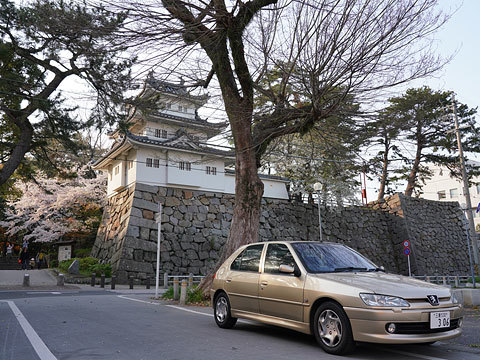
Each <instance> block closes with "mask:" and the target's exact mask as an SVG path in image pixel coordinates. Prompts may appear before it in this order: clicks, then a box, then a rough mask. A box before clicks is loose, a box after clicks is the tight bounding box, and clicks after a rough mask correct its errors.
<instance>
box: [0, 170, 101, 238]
mask: <svg viewBox="0 0 480 360" xmlns="http://www.w3.org/2000/svg"><path fill="white" fill-rule="evenodd" d="M90 174H91V172H90V171H89V169H88V167H87V166H85V167H83V168H82V169H81V171H80V172H79V175H78V176H77V177H76V178H74V179H67V180H64V179H56V178H47V177H40V178H37V180H36V182H28V183H18V184H17V185H16V186H17V188H18V189H19V190H21V192H22V193H23V195H22V196H21V198H20V199H19V200H18V201H15V202H12V203H9V204H8V205H9V206H8V207H7V210H6V212H5V220H4V221H1V222H0V226H1V227H4V228H5V229H6V235H7V236H15V235H16V236H23V239H25V240H28V241H30V242H32V241H34V242H52V241H55V240H58V239H60V238H61V237H62V236H63V235H64V234H66V233H69V232H76V231H87V230H91V229H92V225H93V222H95V221H97V219H96V217H95V216H90V217H89V216H84V214H85V213H86V212H87V213H88V209H99V208H101V207H103V203H104V201H105V199H106V196H105V195H106V194H105V188H106V186H105V183H106V177H105V175H103V174H102V175H99V176H97V177H95V178H91V176H90ZM82 175H86V176H82ZM85 210H87V211H85Z"/></svg>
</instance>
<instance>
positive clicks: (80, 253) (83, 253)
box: [75, 248, 92, 258]
mask: <svg viewBox="0 0 480 360" xmlns="http://www.w3.org/2000/svg"><path fill="white" fill-rule="evenodd" d="M91 252H92V248H88V249H78V250H75V255H76V257H77V258H86V257H89V256H90V253H91Z"/></svg>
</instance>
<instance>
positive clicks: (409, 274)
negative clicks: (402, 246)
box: [407, 254, 412, 276]
mask: <svg viewBox="0 0 480 360" xmlns="http://www.w3.org/2000/svg"><path fill="white" fill-rule="evenodd" d="M407 260H408V276H412V272H411V270H410V254H409V255H407Z"/></svg>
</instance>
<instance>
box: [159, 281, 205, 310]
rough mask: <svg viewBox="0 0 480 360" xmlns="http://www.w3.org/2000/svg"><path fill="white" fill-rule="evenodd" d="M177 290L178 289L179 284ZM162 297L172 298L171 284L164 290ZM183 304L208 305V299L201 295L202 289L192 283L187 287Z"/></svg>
mask: <svg viewBox="0 0 480 360" xmlns="http://www.w3.org/2000/svg"><path fill="white" fill-rule="evenodd" d="M178 290H179V291H180V286H179V289H178ZM162 299H165V300H173V286H170V287H169V288H168V289H167V291H165V293H164V294H163V295H162ZM185 304H189V305H202V306H208V304H209V302H208V299H206V298H205V297H204V296H203V293H202V290H200V289H199V288H198V287H197V285H194V286H193V287H192V288H189V289H187V296H186V298H185Z"/></svg>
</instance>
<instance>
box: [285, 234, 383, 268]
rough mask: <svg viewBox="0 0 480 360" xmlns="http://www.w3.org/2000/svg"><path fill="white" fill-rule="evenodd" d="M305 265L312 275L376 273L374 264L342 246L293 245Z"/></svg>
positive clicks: (318, 244)
mask: <svg viewBox="0 0 480 360" xmlns="http://www.w3.org/2000/svg"><path fill="white" fill-rule="evenodd" d="M292 246H293V248H294V249H295V251H296V253H297V254H298V256H299V258H300V260H301V261H302V263H303V265H304V266H305V268H306V269H307V271H308V272H310V273H325V272H346V271H376V270H377V269H378V268H377V267H376V265H375V264H374V263H372V262H371V261H369V260H368V259H366V258H364V257H363V256H362V255H360V254H359V253H358V252H356V251H355V250H352V249H350V248H348V247H346V246H344V245H341V244H326V243H311V242H304V243H293V244H292Z"/></svg>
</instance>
